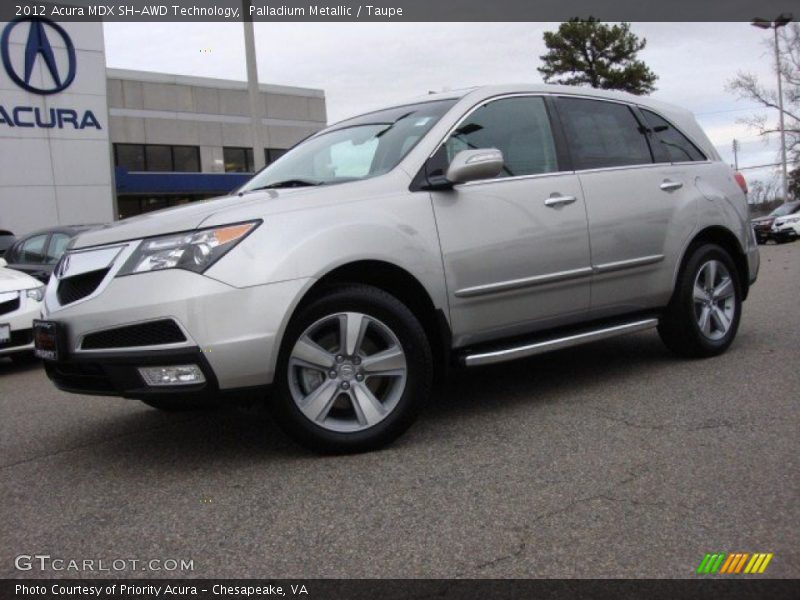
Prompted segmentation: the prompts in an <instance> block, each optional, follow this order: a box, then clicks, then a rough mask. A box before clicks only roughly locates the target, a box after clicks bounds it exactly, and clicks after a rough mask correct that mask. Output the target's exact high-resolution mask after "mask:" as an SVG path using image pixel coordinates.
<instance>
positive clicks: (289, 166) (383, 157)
mask: <svg viewBox="0 0 800 600" xmlns="http://www.w3.org/2000/svg"><path fill="white" fill-rule="evenodd" d="M455 103H456V100H455V99H449V100H437V101H433V102H424V103H421V104H411V105H407V106H399V107H395V108H390V109H386V110H382V111H378V112H374V113H370V114H367V115H362V116H360V117H355V118H353V119H348V120H347V121H342V122H341V123H337V124H336V125H334V126H332V127H330V128H329V129H327V130H325V131H323V132H322V133H320V134H318V135H315V136H314V137H311V138H309V139H307V140H306V141H304V142H301V143H300V144H298V145H297V146H295V147H294V148H292V149H291V150H290V151H289V152H287V153H286V154H284V155H283V156H282V157H281V158H279V159H278V160H277V161H275V162H274V163H272V164H271V165H269V166H268V167H267V168H266V169H264V170H263V171H261V172H259V173H257V174H256V175H255V176H254V177H253V178H252V179H251V180H250V181H248V182H247V183H246V184H245V185H244V186H243V187H242V188H241V189H240V190H239V191H240V193H241V192H248V191H253V190H257V189H266V188H278V187H299V186H307V185H326V184H333V183H343V182H345V181H355V180H358V179H367V178H369V177H375V176H376V175H381V174H383V173H387V172H388V171H390V170H392V169H393V168H394V167H395V166H396V165H397V164H398V163H399V162H400V161H401V160H402V159H403V157H404V156H405V155H406V154H408V152H409V151H410V150H411V149H412V148H413V147H414V146H415V145H416V143H417V142H418V141H419V140H420V139H422V137H423V136H424V135H425V134H426V133H428V131H430V129H431V127H433V126H434V124H435V123H436V122H437V121H438V120H439V119H440V118H441V117H442V115H444V114H445V113H446V112H447V111H448V110H449V109H450V107H452V106H453V105H454V104H455Z"/></svg>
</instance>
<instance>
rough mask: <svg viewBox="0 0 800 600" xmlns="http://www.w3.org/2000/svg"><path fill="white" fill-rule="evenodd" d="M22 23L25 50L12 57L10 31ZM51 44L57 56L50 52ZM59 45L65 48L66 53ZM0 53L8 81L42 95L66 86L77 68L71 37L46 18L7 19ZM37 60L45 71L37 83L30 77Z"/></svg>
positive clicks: (0, 42) (1, 39)
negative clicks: (25, 30) (24, 35)
mask: <svg viewBox="0 0 800 600" xmlns="http://www.w3.org/2000/svg"><path fill="white" fill-rule="evenodd" d="M26 26H27V28H28V31H27V38H25V39H26V42H25V51H24V53H23V55H22V56H21V57H20V56H18V55H15V56H12V51H11V33H12V32H13V31H14V30H16V29H17V28H20V27H22V28H24V27H26ZM53 44H55V45H56V48H58V49H59V53H60V55H61V56H59V57H58V58H57V57H56V53H55V52H54V51H53ZM61 47H63V48H65V49H66V53H64V52H63V50H61ZM0 54H2V58H3V67H5V70H6V73H8V76H9V77H10V78H11V80H12V81H13V82H14V83H16V84H17V85H18V86H20V87H21V88H23V89H25V90H28V91H29V92H33V93H35V94H42V95H46V94H57V93H58V92H61V91H63V90H65V89H67V88H68V87H69V86H70V84H71V83H72V81H73V80H74V79H75V70H76V68H77V63H76V60H75V46H73V45H72V40H71V39H70V37H69V35H68V34H67V32H66V31H65V30H64V28H63V27H61V25H59V24H58V23H54V22H53V21H50V20H49V19H43V18H40V17H25V18H22V19H18V20H16V21H12V22H10V23H9V24H8V25H7V26H6V27H5V29H4V30H3V36H2V38H0ZM64 54H66V56H64ZM59 58H60V59H61V60H59ZM38 63H41V65H42V71H43V72H44V74H45V76H44V78H43V81H44V83H42V84H41V86H40V85H38V84H37V83H36V80H35V78H34V74H35V72H36V71H35V67H36V65H37V64H38ZM48 74H49V78H48V77H47V75H48Z"/></svg>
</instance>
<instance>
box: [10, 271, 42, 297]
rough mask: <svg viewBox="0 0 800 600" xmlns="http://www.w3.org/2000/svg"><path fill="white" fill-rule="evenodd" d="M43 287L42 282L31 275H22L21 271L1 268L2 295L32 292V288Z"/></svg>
mask: <svg viewBox="0 0 800 600" xmlns="http://www.w3.org/2000/svg"><path fill="white" fill-rule="evenodd" d="M41 285H42V282H41V281H38V280H36V279H34V278H33V277H31V276H30V275H26V274H25V273H22V272H21V271H15V270H14V269H8V268H6V267H0V293H3V292H16V291H19V290H30V289H32V288H37V287H40V286H41Z"/></svg>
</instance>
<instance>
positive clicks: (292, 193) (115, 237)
mask: <svg viewBox="0 0 800 600" xmlns="http://www.w3.org/2000/svg"><path fill="white" fill-rule="evenodd" d="M390 178H396V180H395V181H393V182H390V183H387V179H390ZM410 179H411V178H410V177H409V176H408V175H406V174H404V173H402V172H401V171H400V170H399V169H396V170H395V171H394V172H391V173H386V174H384V175H381V176H378V177H373V178H370V179H365V180H360V181H351V182H347V183H340V184H336V185H322V186H316V187H294V188H281V189H269V190H259V191H254V192H249V193H246V194H244V195H242V196H239V195H235V196H224V197H222V198H213V199H211V200H201V201H197V202H192V203H191V204H185V205H183V206H178V207H175V208H167V209H164V210H158V211H154V212H150V213H146V214H143V215H139V216H136V217H131V218H130V219H124V220H122V221H118V222H116V223H112V224H110V225H107V226H106V227H104V228H102V229H96V230H93V231H87V232H85V233H82V234H80V235H79V236H78V237H76V238H74V239H73V240H72V243H71V246H70V247H71V249H79V248H88V247H90V246H102V245H106V244H115V243H117V242H126V241H129V240H138V239H141V238H145V237H152V236H157V235H167V234H170V233H177V232H180V231H191V230H193V229H197V228H199V227H203V226H209V227H211V226H214V225H224V224H227V223H239V222H242V221H248V220H251V219H262V218H265V217H267V216H268V215H270V214H275V213H279V212H285V211H290V210H297V209H303V208H312V207H314V206H317V205H321V204H328V203H339V202H342V201H343V199H345V198H346V199H349V200H354V199H358V198H365V197H375V196H376V195H380V194H382V193H386V190H387V189H400V187H399V186H407V185H408V182H409V180H410Z"/></svg>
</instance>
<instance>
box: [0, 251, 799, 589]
mask: <svg viewBox="0 0 800 600" xmlns="http://www.w3.org/2000/svg"><path fill="white" fill-rule="evenodd" d="M798 297H800V243H794V244H787V245H782V246H767V247H764V248H763V250H762V271H761V276H760V279H759V281H758V283H757V285H756V286H755V288H754V289H753V290H752V292H751V296H750V299H749V300H748V301H747V302H746V303H745V307H744V314H743V318H742V325H741V328H740V330H739V336H738V338H737V340H736V342H735V343H734V346H733V347H732V348H731V350H730V351H729V352H728V353H727V354H725V355H724V356H722V357H719V358H716V359H711V360H706V361H685V360H680V359H677V358H675V357H673V356H672V355H671V354H669V352H668V351H667V350H666V349H665V348H664V347H663V346H662V344H661V342H660V340H659V339H658V336H657V334H656V333H655V332H648V333H643V334H637V335H634V336H629V337H624V338H618V339H615V340H609V341H604V342H599V343H596V344H593V345H590V346H585V347H582V348H577V349H570V350H564V351H561V352H558V353H554V354H550V355H545V356H541V357H537V358H535V359H529V360H524V361H521V362H516V363H509V364H505V365H498V366H493V367H487V368H481V369H475V370H470V371H464V372H462V373H461V374H460V375H461V377H460V378H459V379H458V380H456V381H455V382H453V383H452V384H451V385H450V386H449V387H448V388H447V389H445V390H444V391H443V392H441V393H439V394H438V395H437V397H436V398H435V401H434V402H433V403H432V404H431V406H430V407H429V408H428V409H427V410H426V412H425V414H424V415H423V416H422V418H421V419H420V421H419V422H418V423H417V424H416V425H415V426H414V427H413V428H412V429H411V430H410V431H409V432H408V433H407V434H406V435H405V436H404V437H402V438H401V439H400V440H399V441H398V442H397V443H395V444H394V445H393V446H392V447H391V448H389V449H387V450H384V451H382V452H377V453H372V454H365V455H358V456H346V457H318V456H315V455H312V454H310V453H308V452H306V451H304V450H303V449H301V448H299V447H298V446H296V445H294V444H293V443H292V442H290V441H289V440H288V439H287V438H285V437H284V436H283V435H282V434H281V433H280V432H279V431H278V430H277V429H276V427H275V426H274V425H273V424H272V423H271V421H270V420H269V418H268V417H266V416H265V415H264V414H262V413H259V412H257V411H252V410H249V411H245V410H240V409H238V410H228V411H216V412H209V413H192V414H182V415H165V414H161V413H159V412H158V411H156V410H153V409H149V408H147V407H145V406H144V405H141V404H139V403H137V402H135V401H128V400H120V399H108V398H94V397H79V396H72V395H68V394H64V393H61V392H58V391H57V390H55V389H54V388H53V387H52V386H51V384H50V382H49V381H48V380H47V378H46V377H45V375H44V373H43V371H42V370H41V368H40V367H39V366H37V365H30V366H26V367H20V366H16V365H12V364H11V362H10V361H8V360H5V359H3V360H0V448H1V449H2V452H1V453H0V455H1V457H0V461H1V462H2V466H0V538H2V540H3V544H2V546H0V576H2V577H20V576H25V577H30V576H34V577H41V576H46V577H50V576H53V575H63V576H73V577H74V576H77V575H78V574H77V573H74V572H71V573H70V572H62V573H55V572H52V571H48V572H37V571H28V572H20V571H17V570H15V568H14V557H15V556H17V555H20V554H35V553H40V554H42V553H43V554H49V555H51V556H53V557H62V558H67V559H72V558H74V559H77V560H83V559H105V560H107V561H111V560H113V559H118V558H124V559H128V558H135V559H142V560H150V559H178V560H180V559H191V560H193V561H194V570H193V571H192V572H177V573H173V574H174V575H181V576H199V577H212V576H216V577H298V578H307V577H442V578H450V577H693V576H694V570H695V569H696V567H697V565H698V564H699V562H700V560H701V559H702V558H703V555H704V554H705V553H706V552H719V551H721V552H772V553H774V558H773V559H772V562H771V563H770V565H769V567H768V570H767V572H766V574H765V575H769V576H772V577H800V529H799V528H798V526H797V525H798V523H800V310H799V309H800V302H798ZM84 575H91V574H90V573H85V574H84ZM103 575H106V576H107V575H108V573H105V574H103ZM119 575H125V576H131V575H135V576H139V577H143V576H165V575H169V573H165V572H163V571H162V572H149V573H131V572H129V571H123V572H120V573H119Z"/></svg>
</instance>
